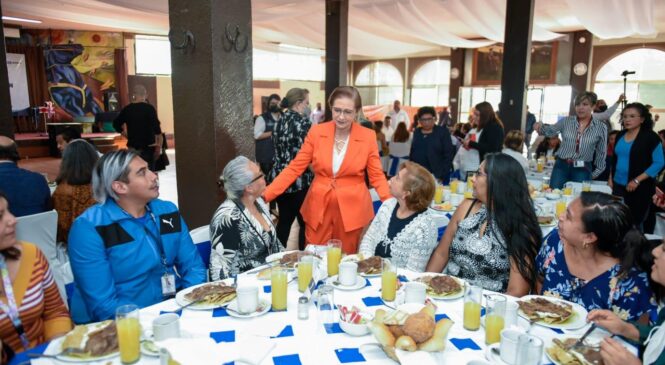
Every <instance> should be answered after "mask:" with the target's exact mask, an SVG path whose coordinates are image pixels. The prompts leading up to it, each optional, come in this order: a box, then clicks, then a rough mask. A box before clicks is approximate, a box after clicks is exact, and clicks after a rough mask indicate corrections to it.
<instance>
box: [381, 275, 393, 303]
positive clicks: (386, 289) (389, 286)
mask: <svg viewBox="0 0 665 365" xmlns="http://www.w3.org/2000/svg"><path fill="white" fill-rule="evenodd" d="M396 292H397V272H395V271H392V270H386V269H384V270H383V273H382V274H381V299H383V300H385V301H388V302H392V301H393V300H395V293H396Z"/></svg>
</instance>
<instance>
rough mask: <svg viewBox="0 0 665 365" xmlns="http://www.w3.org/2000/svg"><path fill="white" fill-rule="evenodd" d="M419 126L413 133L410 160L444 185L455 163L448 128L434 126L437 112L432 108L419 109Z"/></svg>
mask: <svg viewBox="0 0 665 365" xmlns="http://www.w3.org/2000/svg"><path fill="white" fill-rule="evenodd" d="M416 117H417V120H418V125H419V126H420V127H419V128H417V129H416V130H415V131H414V132H413V142H412V143H411V153H410V154H409V159H410V160H411V161H413V162H416V163H418V164H420V165H421V166H423V167H424V168H426V169H427V170H429V172H431V173H432V175H434V177H435V178H436V179H437V180H438V181H440V182H443V183H444V184H447V183H448V180H449V179H450V170H451V167H452V162H453V157H454V156H453V155H454V153H453V151H454V148H453V143H452V139H451V138H450V132H449V131H448V128H446V127H441V126H438V125H434V124H435V122H436V111H435V110H434V108H432V107H431V106H424V107H422V108H420V109H418V114H416Z"/></svg>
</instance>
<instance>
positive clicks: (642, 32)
mask: <svg viewBox="0 0 665 365" xmlns="http://www.w3.org/2000/svg"><path fill="white" fill-rule="evenodd" d="M566 2H567V3H568V6H569V7H570V10H571V13H572V14H573V15H574V16H575V17H577V19H578V20H579V21H580V23H581V24H582V25H583V26H584V27H585V28H586V29H588V30H589V32H591V33H593V35H595V36H596V37H598V38H601V39H611V38H625V37H655V36H656V35H657V31H656V28H655V25H654V24H655V8H654V0H630V1H626V0H566Z"/></svg>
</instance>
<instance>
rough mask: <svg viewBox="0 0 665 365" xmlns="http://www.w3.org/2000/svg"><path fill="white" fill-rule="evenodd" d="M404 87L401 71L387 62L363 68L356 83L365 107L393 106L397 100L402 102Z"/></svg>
mask: <svg viewBox="0 0 665 365" xmlns="http://www.w3.org/2000/svg"><path fill="white" fill-rule="evenodd" d="M403 85H404V82H403V80H402V75H401V74H400V73H399V70H398V69H397V68H396V67H395V66H393V65H391V64H389V63H386V62H375V63H370V64H369V65H367V66H365V67H363V69H362V70H360V72H359V73H358V76H357V77H356V82H355V86H356V88H357V89H358V92H359V93H360V97H361V98H362V100H363V104H364V105H383V104H392V103H393V101H395V100H402V87H403Z"/></svg>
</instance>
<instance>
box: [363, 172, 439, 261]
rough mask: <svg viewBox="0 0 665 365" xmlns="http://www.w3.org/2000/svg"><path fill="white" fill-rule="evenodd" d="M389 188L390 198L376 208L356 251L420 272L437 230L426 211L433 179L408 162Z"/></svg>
mask: <svg viewBox="0 0 665 365" xmlns="http://www.w3.org/2000/svg"><path fill="white" fill-rule="evenodd" d="M389 185H390V193H391V194H392V196H393V198H391V199H388V200H386V201H384V202H383V204H382V205H381V208H379V211H378V213H377V214H376V217H374V220H372V223H371V224H370V226H369V229H368V230H367V233H365V236H364V237H363V239H362V242H361V243H360V248H359V252H360V253H361V254H363V255H364V256H365V257H369V256H374V255H376V256H381V257H386V258H392V262H393V263H394V264H396V265H397V267H400V268H405V269H409V270H413V271H417V272H422V271H423V270H425V265H426V264H427V260H428V259H429V257H430V255H431V254H432V250H433V249H434V247H435V246H436V236H437V227H436V225H435V223H434V219H433V217H432V213H431V212H430V211H429V209H427V208H428V207H429V205H430V203H431V202H432V199H433V198H434V189H436V183H435V182H434V177H433V176H432V174H430V172H429V171H427V169H425V168H424V167H422V166H420V165H418V164H417V163H415V162H409V161H407V162H405V163H403V164H402V166H401V168H400V171H399V173H398V174H397V175H395V176H394V177H393V178H392V179H390V181H389Z"/></svg>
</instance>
